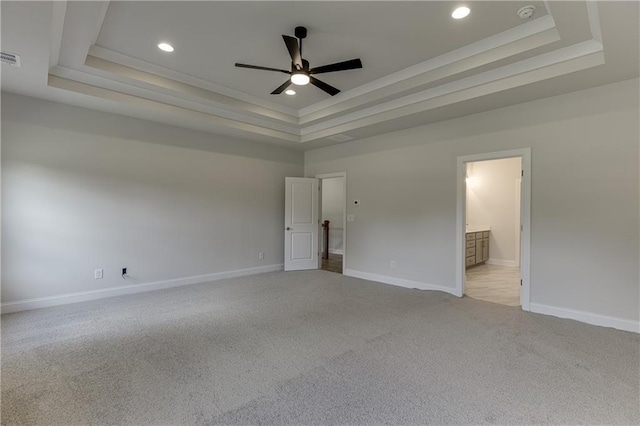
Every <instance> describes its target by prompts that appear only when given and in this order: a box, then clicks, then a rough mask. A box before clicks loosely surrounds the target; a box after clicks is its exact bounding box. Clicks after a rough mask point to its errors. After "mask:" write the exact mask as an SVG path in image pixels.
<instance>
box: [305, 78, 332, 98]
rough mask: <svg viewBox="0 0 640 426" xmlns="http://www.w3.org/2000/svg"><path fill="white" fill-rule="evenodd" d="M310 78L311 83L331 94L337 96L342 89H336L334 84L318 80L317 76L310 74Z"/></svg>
mask: <svg viewBox="0 0 640 426" xmlns="http://www.w3.org/2000/svg"><path fill="white" fill-rule="evenodd" d="M309 78H310V79H311V84H313V85H314V86H316V87H317V88H318V89H322V90H324V91H325V92H327V93H328V94H330V95H331V96H335V95H337V94H338V93H340V90H338V89H336V88H335V87H333V86H330V85H328V84H327V83H325V82H324V81H320V80H318V79H317V78H315V77H313V76H309Z"/></svg>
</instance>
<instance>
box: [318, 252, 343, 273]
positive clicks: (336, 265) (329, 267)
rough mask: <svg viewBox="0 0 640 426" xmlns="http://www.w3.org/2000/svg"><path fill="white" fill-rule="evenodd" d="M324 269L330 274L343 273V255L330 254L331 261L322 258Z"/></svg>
mask: <svg viewBox="0 0 640 426" xmlns="http://www.w3.org/2000/svg"><path fill="white" fill-rule="evenodd" d="M322 269H323V270H325V271H329V272H337V273H339V274H341V273H342V255H341V254H336V253H329V259H325V258H322Z"/></svg>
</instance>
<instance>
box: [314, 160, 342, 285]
mask: <svg viewBox="0 0 640 426" xmlns="http://www.w3.org/2000/svg"><path fill="white" fill-rule="evenodd" d="M314 177H315V178H316V179H320V194H318V195H319V197H318V199H319V200H320V201H319V202H318V209H319V212H318V217H319V218H320V219H319V222H322V180H323V179H331V178H339V177H341V178H343V179H342V185H343V189H344V206H343V207H344V208H343V210H342V252H343V253H342V274H344V271H346V270H347V172H335V173H322V174H318V175H315V176H314ZM321 231H322V229H321V224H320V223H318V232H319V233H318V235H319V236H321V235H322V232H321ZM321 240H322V237H319V238H318V251H322V241H321ZM318 269H322V257H320V256H318Z"/></svg>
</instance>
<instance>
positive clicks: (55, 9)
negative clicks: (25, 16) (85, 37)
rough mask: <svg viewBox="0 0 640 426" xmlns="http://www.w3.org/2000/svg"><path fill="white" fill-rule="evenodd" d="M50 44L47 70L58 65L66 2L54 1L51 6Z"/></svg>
mask: <svg viewBox="0 0 640 426" xmlns="http://www.w3.org/2000/svg"><path fill="white" fill-rule="evenodd" d="M51 7H52V10H51V40H50V41H51V44H50V46H49V68H52V67H54V66H56V65H58V61H59V60H60V49H61V48H62V33H63V31H64V18H65V16H66V15H67V2H66V0H61V1H55V2H53V3H52V5H51Z"/></svg>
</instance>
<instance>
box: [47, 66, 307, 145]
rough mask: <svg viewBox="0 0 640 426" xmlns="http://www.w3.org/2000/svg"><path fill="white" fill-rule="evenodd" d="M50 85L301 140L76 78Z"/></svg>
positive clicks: (212, 123) (50, 81)
mask: <svg viewBox="0 0 640 426" xmlns="http://www.w3.org/2000/svg"><path fill="white" fill-rule="evenodd" d="M48 85H49V86H50V87H55V88H57V89H62V90H68V91H72V92H76V93H80V94H83V95H88V96H93V97H97V98H102V99H106V100H111V101H115V102H121V103H125V104H129V105H135V106H139V107H143V108H148V109H155V110H158V111H162V112H165V113H170V114H173V115H174V116H176V117H178V116H179V117H184V118H188V119H190V120H195V121H206V123H207V124H208V125H209V126H211V127H214V126H221V127H231V128H234V129H237V130H242V131H245V132H250V133H254V134H260V135H264V136H269V137H273V138H278V139H282V140H286V141H290V142H296V143H299V142H300V136H297V135H292V134H290V133H285V132H282V131H277V130H272V129H268V128H265V127H261V126H256V125H252V124H248V123H242V122H239V121H235V120H230V119H227V118H222V117H218V116H214V115H210V114H206V113H203V112H200V111H195V110H190V109H186V108H181V107H177V106H174V105H170V104H167V103H162V102H158V101H153V100H150V99H145V98H142V97H138V96H134V95H130V94H128V93H122V92H116V91H113V90H109V89H104V88H102V87H98V86H92V85H89V84H85V83H80V82H77V81H74V80H69V79H65V78H62V77H58V76H55V75H53V74H50V75H49V79H48Z"/></svg>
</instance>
